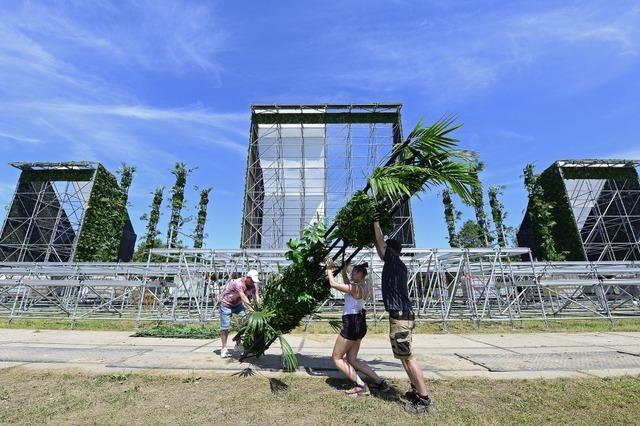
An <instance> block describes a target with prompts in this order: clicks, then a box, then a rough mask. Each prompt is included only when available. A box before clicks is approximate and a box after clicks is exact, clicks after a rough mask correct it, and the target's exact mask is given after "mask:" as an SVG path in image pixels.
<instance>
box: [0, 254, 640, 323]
mask: <svg viewBox="0 0 640 426" xmlns="http://www.w3.org/2000/svg"><path fill="white" fill-rule="evenodd" d="M284 253H285V250H250V249H238V250H213V249H154V250H152V254H153V255H154V256H163V257H164V258H166V262H164V263H151V262H147V263H128V264H122V263H51V262H50V263H25V262H15V263H8V262H5V263H0V317H5V318H9V319H15V318H65V319H69V320H71V321H77V320H82V319H96V318H99V319H129V320H135V321H137V322H143V321H181V322H201V323H202V322H208V321H211V320H212V319H214V318H216V317H217V314H218V301H219V297H220V294H221V292H222V289H223V288H224V285H225V284H226V282H227V281H228V280H229V279H231V278H234V277H237V276H240V275H242V274H244V273H246V272H247V271H248V270H249V269H257V270H258V271H260V273H261V275H262V277H263V278H264V280H265V281H266V282H269V280H271V279H273V278H274V277H275V276H276V274H277V272H278V270H279V268H280V267H282V266H283V265H286V264H288V261H287V260H286V259H285V257H284ZM347 254H348V253H347ZM522 256H525V257H528V258H529V259H531V255H530V251H529V250H528V249H522V248H515V249H501V250H499V249H406V250H405V251H403V260H404V262H405V263H406V264H407V266H408V269H409V287H410V297H411V299H412V301H413V303H414V310H415V312H416V313H417V314H418V318H419V319H420V320H421V321H434V322H440V323H442V324H443V325H444V326H445V327H446V325H447V323H449V322H450V321H460V320H467V321H473V322H475V323H476V324H480V323H483V322H496V321H502V322H508V323H511V324H512V325H516V323H517V322H519V321H526V320H538V321H543V322H545V323H547V322H548V321H551V320H561V319H567V318H572V319H592V318H602V319H606V320H609V321H610V322H611V323H612V324H613V323H614V321H615V319H616V318H626V317H637V316H640V308H639V307H638V304H639V301H640V264H639V263H636V262H610V261H602V262H555V263H548V262H533V261H531V260H529V261H527V262H522V261H520V258H521V257H522ZM514 259H518V261H515V260H514ZM365 261H366V262H368V263H369V265H370V274H369V280H370V285H372V287H373V294H374V297H373V298H372V300H370V301H369V302H368V306H367V310H368V312H369V313H370V314H371V318H373V319H374V320H375V321H379V320H381V319H382V318H383V317H384V315H385V312H384V307H383V305H382V301H381V292H380V276H381V274H382V262H381V261H380V260H379V259H378V258H377V256H376V254H375V251H374V250H370V249H367V250H363V251H360V252H359V253H358V254H357V255H356V257H355V258H354V264H355V263H357V262H365ZM342 302H343V299H342V298H341V296H340V294H337V293H336V294H334V295H333V297H332V298H330V299H328V300H327V301H325V302H324V303H323V304H321V306H319V308H318V314H319V315H320V317H321V318H327V317H335V316H336V315H339V312H340V310H341V306H342ZM313 318H315V317H314V316H311V317H309V318H308V320H309V321H311V320H313Z"/></svg>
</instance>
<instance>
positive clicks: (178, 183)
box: [118, 162, 212, 262]
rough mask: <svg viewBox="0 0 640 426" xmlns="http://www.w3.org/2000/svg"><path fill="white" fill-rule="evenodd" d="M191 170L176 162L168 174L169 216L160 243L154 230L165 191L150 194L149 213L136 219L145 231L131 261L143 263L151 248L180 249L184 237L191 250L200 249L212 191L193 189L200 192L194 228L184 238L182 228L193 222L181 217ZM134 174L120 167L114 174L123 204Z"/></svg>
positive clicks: (204, 235) (133, 169)
mask: <svg viewBox="0 0 640 426" xmlns="http://www.w3.org/2000/svg"><path fill="white" fill-rule="evenodd" d="M194 170H195V168H193V169H189V168H187V165H186V164H184V163H180V162H178V163H176V164H175V165H174V167H173V169H172V170H171V174H172V175H173V176H174V177H175V182H174V184H173V187H172V188H171V199H170V200H169V204H168V207H169V209H170V216H169V223H168V226H167V238H166V240H164V241H163V240H162V239H160V235H161V231H160V229H159V228H158V224H159V222H160V216H161V215H162V202H163V199H164V191H165V188H164V187H163V186H161V187H158V188H156V189H155V190H154V191H153V192H152V193H151V194H152V195H153V199H152V201H151V205H150V206H149V213H145V214H144V215H142V216H141V217H140V220H142V221H144V222H146V229H145V234H144V236H143V237H142V239H141V241H140V243H139V244H138V247H137V249H136V252H135V253H134V255H133V260H134V261H137V262H144V261H146V260H147V259H148V256H149V250H150V249H153V248H167V247H168V248H177V247H182V246H183V245H184V244H183V242H182V240H181V239H180V238H181V237H187V238H189V239H191V240H193V247H195V248H201V247H202V244H203V242H204V239H205V238H206V237H207V234H205V232H204V231H205V225H206V222H207V208H208V206H209V194H210V193H211V190H212V188H204V189H200V188H198V187H195V189H196V191H200V201H199V203H198V212H197V216H196V224H195V227H194V230H193V233H192V234H187V233H185V232H184V231H183V228H184V226H185V225H186V224H187V223H189V222H190V221H191V220H192V219H193V218H192V217H190V216H183V211H184V210H185V206H186V198H185V190H186V187H187V178H188V177H189V176H190V175H191V174H192V173H193V171H194ZM135 171H136V169H135V167H133V166H130V165H127V164H124V163H123V164H122V166H121V167H120V169H119V170H118V174H119V175H120V182H119V183H120V188H121V189H122V190H123V191H124V193H125V202H126V201H127V199H128V194H129V188H130V187H131V183H132V182H133V176H134V174H135ZM153 260H164V259H153Z"/></svg>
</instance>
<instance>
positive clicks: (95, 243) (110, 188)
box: [74, 164, 127, 262]
mask: <svg viewBox="0 0 640 426" xmlns="http://www.w3.org/2000/svg"><path fill="white" fill-rule="evenodd" d="M126 218H127V206H126V194H125V193H124V191H123V190H122V189H120V187H119V186H118V181H117V180H116V177H115V176H114V175H112V174H111V173H109V171H108V170H107V169H105V168H104V167H103V166H102V165H101V164H99V165H98V167H97V170H96V172H95V180H94V183H93V188H92V190H91V197H90V198H89V204H88V207H87V210H86V212H85V218H84V222H83V225H82V229H81V231H80V235H79V237H78V243H77V246H76V251H75V257H74V260H75V261H77V262H115V261H117V260H118V250H119V248H120V240H121V238H122V232H123V230H124V225H125V221H126Z"/></svg>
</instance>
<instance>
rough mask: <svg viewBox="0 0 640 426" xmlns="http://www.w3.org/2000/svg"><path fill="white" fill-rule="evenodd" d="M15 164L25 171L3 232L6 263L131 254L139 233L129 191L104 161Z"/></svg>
mask: <svg viewBox="0 0 640 426" xmlns="http://www.w3.org/2000/svg"><path fill="white" fill-rule="evenodd" d="M11 165H12V166H13V167H15V168H17V169H19V170H21V173H20V178H19V179H18V183H17V185H16V190H15V193H14V196H13V199H12V201H11V205H10V207H9V210H8V212H7V216H6V218H5V221H4V225H3V227H2V232H1V233H0V262H70V261H74V260H78V261H79V260H86V261H92V260H93V261H95V260H104V261H116V260H125V261H126V260H129V259H131V256H132V254H133V247H134V244H135V239H136V235H135V232H134V230H133V227H132V225H131V221H130V220H129V216H128V213H127V208H126V204H125V203H124V201H123V198H124V192H123V191H122V190H121V189H120V188H119V187H118V184H117V181H116V179H115V177H114V176H113V175H112V174H111V173H109V172H108V171H107V170H106V169H105V168H104V167H103V166H102V165H101V164H100V163H94V162H88V161H75V162H58V163H11ZM98 247H101V250H98ZM80 252H82V253H80Z"/></svg>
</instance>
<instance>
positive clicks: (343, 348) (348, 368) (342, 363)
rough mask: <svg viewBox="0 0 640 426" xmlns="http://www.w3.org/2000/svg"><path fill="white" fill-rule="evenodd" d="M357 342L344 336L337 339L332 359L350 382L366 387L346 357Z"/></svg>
mask: <svg viewBox="0 0 640 426" xmlns="http://www.w3.org/2000/svg"><path fill="white" fill-rule="evenodd" d="M354 343H355V342H354V341H352V340H347V339H345V338H344V337H342V336H338V338H337V339H336V343H335V345H334V346H333V354H332V355H331V358H332V359H333V363H334V364H335V365H336V367H338V370H340V371H342V373H343V374H344V375H345V376H347V377H348V378H349V380H352V381H354V382H355V383H357V384H358V385H362V386H364V382H363V381H362V379H361V378H360V377H358V373H357V372H356V369H355V368H353V366H352V365H351V364H349V363H348V362H347V360H346V359H345V357H344V356H345V355H346V354H347V353H348V352H349V350H350V349H351V347H352V346H353V344H354Z"/></svg>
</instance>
